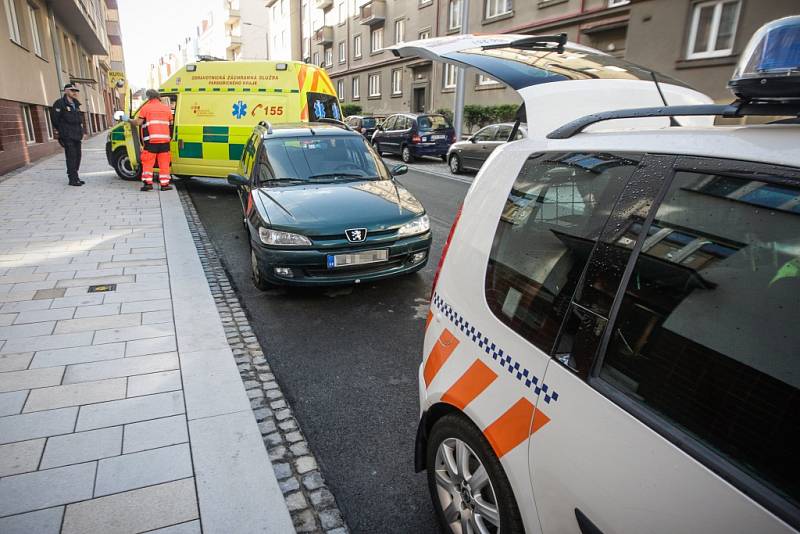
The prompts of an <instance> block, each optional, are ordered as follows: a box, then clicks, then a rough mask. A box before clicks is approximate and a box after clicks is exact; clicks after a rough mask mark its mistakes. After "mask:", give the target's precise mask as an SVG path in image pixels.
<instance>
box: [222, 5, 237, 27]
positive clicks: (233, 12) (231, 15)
mask: <svg viewBox="0 0 800 534" xmlns="http://www.w3.org/2000/svg"><path fill="white" fill-rule="evenodd" d="M240 17H241V14H240V13H239V9H238V8H233V7H226V8H225V23H226V24H236V23H237V22H239V19H240Z"/></svg>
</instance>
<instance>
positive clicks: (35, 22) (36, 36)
mask: <svg viewBox="0 0 800 534" xmlns="http://www.w3.org/2000/svg"><path fill="white" fill-rule="evenodd" d="M38 11H39V10H38V9H36V8H35V7H33V6H32V5H30V4H28V18H29V19H30V21H31V39H32V40H33V51H34V52H36V55H37V56H39V57H41V56H42V37H41V34H40V33H39V17H38V16H37V13H38Z"/></svg>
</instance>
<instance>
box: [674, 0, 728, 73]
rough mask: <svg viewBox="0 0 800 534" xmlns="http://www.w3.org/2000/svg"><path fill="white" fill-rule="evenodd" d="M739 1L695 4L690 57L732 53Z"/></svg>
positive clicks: (688, 56)
mask: <svg viewBox="0 0 800 534" xmlns="http://www.w3.org/2000/svg"><path fill="white" fill-rule="evenodd" d="M739 6H740V2H739V0H714V1H711V2H702V3H700V4H696V5H695V6H694V11H693V13H692V25H691V30H690V32H689V47H688V51H687V52H688V53H687V55H686V57H687V59H700V58H706V57H719V56H729V55H730V54H731V53H732V52H733V38H734V36H735V34H736V24H737V22H738V19H739Z"/></svg>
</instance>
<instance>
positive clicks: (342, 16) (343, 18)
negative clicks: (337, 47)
mask: <svg viewBox="0 0 800 534" xmlns="http://www.w3.org/2000/svg"><path fill="white" fill-rule="evenodd" d="M336 9H337V11H338V13H337V14H338V18H339V24H344V23H345V22H347V7H346V5H345V3H344V0H340V2H339V4H338V5H337V6H336Z"/></svg>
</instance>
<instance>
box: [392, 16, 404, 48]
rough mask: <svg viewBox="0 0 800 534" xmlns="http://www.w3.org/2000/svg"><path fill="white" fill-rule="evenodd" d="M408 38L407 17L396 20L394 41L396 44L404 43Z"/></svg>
mask: <svg viewBox="0 0 800 534" xmlns="http://www.w3.org/2000/svg"><path fill="white" fill-rule="evenodd" d="M405 40H406V19H398V20H396V21H394V42H395V44H400V43H404V42H405Z"/></svg>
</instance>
